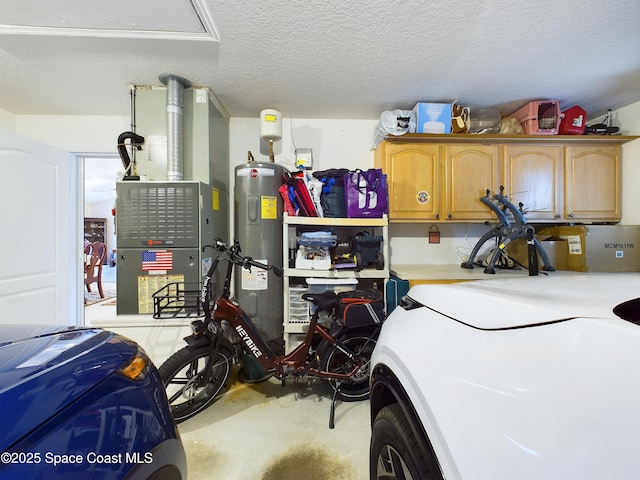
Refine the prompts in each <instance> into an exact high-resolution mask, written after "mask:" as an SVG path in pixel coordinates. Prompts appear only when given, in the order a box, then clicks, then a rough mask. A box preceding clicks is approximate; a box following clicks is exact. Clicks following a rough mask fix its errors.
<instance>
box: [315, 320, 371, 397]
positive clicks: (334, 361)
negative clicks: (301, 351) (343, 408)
mask: <svg viewBox="0 0 640 480" xmlns="http://www.w3.org/2000/svg"><path fill="white" fill-rule="evenodd" d="M376 338H377V334H376V335H375V336H374V337H373V338H372V337H371V332H367V331H362V330H354V331H353V332H348V331H347V333H345V334H343V335H341V336H340V337H339V338H338V341H339V342H340V344H341V345H342V346H343V347H344V348H346V349H348V350H350V351H351V352H352V353H353V354H354V355H355V358H354V359H353V360H351V359H350V358H349V357H348V356H347V355H345V354H344V353H342V352H341V351H340V350H338V349H337V348H333V347H331V346H330V345H328V344H327V345H326V347H325V348H324V349H322V353H321V354H320V362H321V363H320V365H321V368H322V370H324V371H326V372H331V373H349V372H350V371H352V370H353V369H354V368H355V366H356V365H357V364H358V363H359V364H360V365H361V366H360V368H359V369H358V370H357V371H356V373H355V374H354V375H353V376H352V377H351V378H350V379H348V380H343V381H342V382H341V384H340V390H339V391H338V398H339V399H340V400H343V401H345V402H355V401H358V400H366V399H367V398H369V363H370V362H371V354H372V353H373V349H374V347H375V346H376ZM329 383H330V384H331V387H332V388H333V389H334V390H336V389H337V388H338V382H337V381H336V380H335V379H329Z"/></svg>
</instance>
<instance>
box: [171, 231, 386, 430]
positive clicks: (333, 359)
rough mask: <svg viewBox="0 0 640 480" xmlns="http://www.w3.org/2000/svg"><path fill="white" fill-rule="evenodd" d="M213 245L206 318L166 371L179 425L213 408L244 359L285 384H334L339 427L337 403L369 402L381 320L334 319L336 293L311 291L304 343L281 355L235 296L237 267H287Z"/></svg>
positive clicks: (206, 285)
mask: <svg viewBox="0 0 640 480" xmlns="http://www.w3.org/2000/svg"><path fill="white" fill-rule="evenodd" d="M212 247H213V248H214V249H215V251H216V256H215V258H214V259H213V261H212V264H211V267H210V269H209V271H208V272H207V274H206V276H205V278H204V282H203V286H202V290H201V293H200V301H201V303H202V307H203V311H204V319H198V320H195V321H193V322H192V323H191V329H192V334H191V335H189V336H188V337H186V338H185V339H184V340H185V341H186V343H187V346H186V347H184V348H182V349H180V350H179V351H177V352H176V353H174V354H173V355H171V357H169V358H168V359H167V360H166V361H165V362H164V363H163V364H162V365H161V366H160V368H159V372H160V376H161V377H162V380H163V382H164V385H165V388H166V390H167V397H168V399H169V404H170V407H171V412H172V415H173V417H174V419H175V421H176V422H177V423H179V422H182V421H184V420H186V419H188V418H191V417H193V416H194V415H196V414H198V413H199V412H201V411H203V410H204V409H205V408H207V407H208V406H209V405H211V403H212V402H214V400H215V399H216V398H217V397H218V396H219V395H220V394H221V392H222V390H223V388H224V387H225V384H226V382H227V380H228V378H229V375H230V373H231V370H232V366H233V365H234V363H236V362H238V363H240V362H242V363H243V369H252V372H253V374H252V378H253V377H255V376H256V373H255V372H256V370H258V371H259V374H258V376H259V378H260V380H266V379H267V378H270V377H272V376H273V377H275V378H277V379H279V380H280V381H281V382H282V385H283V386H284V385H285V383H286V380H287V379H288V378H289V377H291V378H293V379H294V382H297V380H298V379H299V378H300V377H302V376H305V375H307V376H310V377H318V378H322V379H325V380H327V381H329V383H330V384H331V387H332V388H333V396H332V401H331V410H330V418H329V427H330V428H334V418H335V403H336V399H340V400H343V401H357V400H365V399H367V398H369V362H370V359H371V354H372V352H373V349H374V347H375V345H376V339H377V338H378V336H379V334H380V329H381V322H378V323H376V322H375V321H373V322H371V324H370V325H365V326H359V327H358V328H353V329H352V328H347V327H346V326H344V325H342V324H341V323H340V321H339V319H338V318H337V317H336V316H335V311H336V308H337V307H338V304H339V297H338V295H337V294H336V293H334V292H333V291H326V292H322V293H320V294H310V293H307V294H304V295H303V297H302V298H303V299H305V300H307V301H310V302H311V303H313V304H314V305H315V307H316V309H315V312H314V313H313V315H312V316H311V319H310V322H309V328H308V331H307V333H306V335H305V338H304V340H303V342H302V343H301V344H300V345H298V346H297V347H296V348H295V349H294V350H292V351H291V352H290V353H288V354H286V355H277V354H274V352H273V351H272V349H271V348H270V346H269V344H268V343H267V342H266V341H264V339H263V338H262V337H261V335H260V333H259V332H258V330H257V329H256V327H255V325H254V324H253V322H252V321H251V319H250V318H249V316H248V315H247V314H246V313H245V312H244V311H243V310H242V307H241V306H240V305H239V304H238V303H237V302H236V301H235V300H234V299H232V298H230V285H231V279H232V273H233V268H234V266H239V267H241V268H246V269H249V270H251V268H252V267H255V268H260V269H264V270H267V271H269V270H272V271H273V273H275V274H276V275H277V276H282V273H283V272H282V270H281V269H280V268H278V267H275V266H273V265H265V264H262V263H259V262H256V261H255V260H253V259H252V258H251V257H246V256H243V255H241V253H240V244H239V243H238V241H237V240H236V241H235V242H234V244H233V245H232V246H231V247H228V246H227V245H226V244H225V243H223V242H222V241H221V240H216V243H215V245H213V246H212ZM223 261H226V262H227V264H228V265H227V270H226V274H225V277H224V285H223V286H222V291H221V293H220V295H219V297H218V298H217V299H215V301H212V294H213V291H214V285H213V284H214V281H213V278H214V274H215V271H216V269H217V268H218V266H219V264H220V262H223ZM322 312H325V313H328V314H332V315H333V317H332V318H333V322H332V324H331V325H330V326H324V325H322V324H320V323H319V322H318V319H319V317H320V314H321V313H322Z"/></svg>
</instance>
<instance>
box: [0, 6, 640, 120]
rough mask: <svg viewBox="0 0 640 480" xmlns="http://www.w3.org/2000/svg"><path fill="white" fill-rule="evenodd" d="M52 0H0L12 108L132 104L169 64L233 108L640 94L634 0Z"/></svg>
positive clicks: (634, 97)
mask: <svg viewBox="0 0 640 480" xmlns="http://www.w3.org/2000/svg"><path fill="white" fill-rule="evenodd" d="M49 3H50V2H49ZM49 3H47V2H42V1H37V0H3V6H2V11H0V69H1V70H0V71H1V72H2V73H1V75H0V108H2V109H4V110H8V111H10V112H13V113H15V114H58V115H67V114H68V115H79V114H82V115H128V114H129V90H128V85H129V84H134V85H158V86H159V85H161V82H160V81H159V79H158V77H159V76H160V75H161V74H163V73H172V74H176V75H180V76H182V77H184V78H186V79H188V80H189V81H190V82H191V84H192V85H193V86H198V87H209V88H211V90H212V91H213V92H214V94H215V95H216V97H218V99H219V100H220V102H221V104H222V105H223V107H224V108H225V109H226V110H227V112H228V113H229V115H230V116H232V117H257V116H258V115H259V112H260V110H261V109H263V108H276V109H278V110H280V111H281V112H282V113H283V115H284V116H287V117H289V116H290V117H294V118H353V119H375V118H378V117H379V116H380V113H381V112H382V111H384V110H390V109H395V108H411V107H412V106H413V105H414V104H415V103H416V102H417V101H448V100H458V101H459V103H461V104H462V105H467V106H470V107H472V108H474V107H485V106H492V107H497V108H499V109H500V110H501V111H502V113H503V114H508V113H511V111H513V110H515V109H516V108H518V107H520V106H521V105H523V104H524V103H526V102H527V101H529V100H533V99H557V100H559V101H560V102H561V106H562V107H563V108H565V107H569V106H572V105H575V104H579V105H581V106H582V107H583V108H585V110H587V113H588V116H589V117H592V118H593V117H594V116H597V115H600V114H603V113H604V112H606V110H607V109H608V108H613V109H616V108H620V107H623V106H625V105H628V104H631V103H634V102H636V101H638V100H640V2H639V1H638V0H619V1H617V2H601V1H600V2H595V1H590V0H587V1H585V0H580V1H578V0H565V1H563V2H558V1H557V0H538V1H536V2H531V1H530V0H512V1H509V2H505V1H503V0H486V1H484V2H469V1H468V0H442V1H439V2H436V1H433V0H432V1H418V0H416V1H408V0H404V1H403V0H397V1H389V0H369V1H358V2H356V1H345V0H325V1H323V2H308V1H301V0H271V1H267V2H256V1H255V0H234V1H231V0H191V1H190V0H137V1H136V2H133V4H132V2H130V1H127V0H112V1H110V2H104V1H102V2H99V1H98V0H58V1H56V2H55V9H54V8H53V7H52V6H51V7H50V8H49V10H47V9H46V8H45V6H46V5H49ZM131 5H134V6H135V8H133V7H131ZM198 14H199V15H198ZM218 37H219V41H217V38H218Z"/></svg>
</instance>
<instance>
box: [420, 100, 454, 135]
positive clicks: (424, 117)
mask: <svg viewBox="0 0 640 480" xmlns="http://www.w3.org/2000/svg"><path fill="white" fill-rule="evenodd" d="M413 113H414V115H415V118H416V133H440V134H442V133H451V104H450V103H423V102H420V103H417V104H416V106H415V107H413Z"/></svg>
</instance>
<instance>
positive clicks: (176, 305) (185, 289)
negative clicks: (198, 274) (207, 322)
mask: <svg viewBox="0 0 640 480" xmlns="http://www.w3.org/2000/svg"><path fill="white" fill-rule="evenodd" d="M201 289H202V284H201V283H185V282H171V283H168V284H166V285H165V286H164V287H162V288H161V289H160V290H158V291H157V292H155V293H154V294H153V318H197V317H202V316H204V310H203V309H202V303H201V302H200V291H201Z"/></svg>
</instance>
